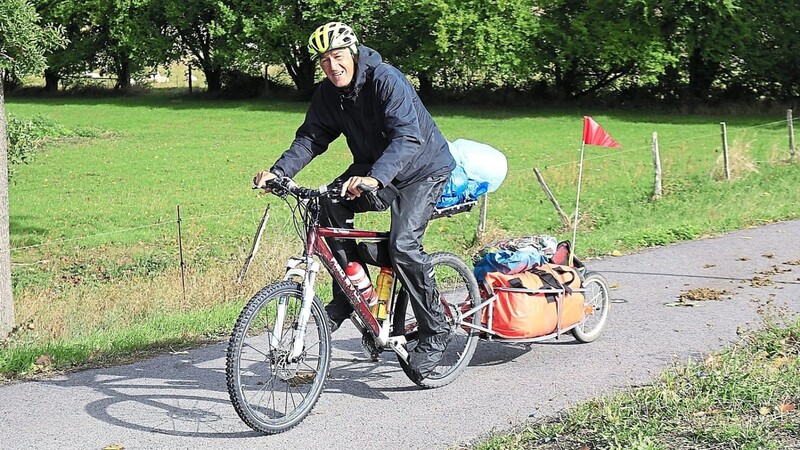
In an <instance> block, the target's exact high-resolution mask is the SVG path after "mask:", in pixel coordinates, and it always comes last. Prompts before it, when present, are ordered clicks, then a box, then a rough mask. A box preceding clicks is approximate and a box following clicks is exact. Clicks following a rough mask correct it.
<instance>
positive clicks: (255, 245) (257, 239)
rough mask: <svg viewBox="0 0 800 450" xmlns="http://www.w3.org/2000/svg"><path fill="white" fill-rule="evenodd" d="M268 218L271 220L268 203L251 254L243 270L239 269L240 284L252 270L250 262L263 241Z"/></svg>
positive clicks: (238, 280) (245, 261)
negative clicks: (262, 236) (262, 235)
mask: <svg viewBox="0 0 800 450" xmlns="http://www.w3.org/2000/svg"><path fill="white" fill-rule="evenodd" d="M267 220H269V204H267V209H265V210H264V215H263V216H261V223H259V224H258V230H256V237H255V239H253V247H252V248H251V249H250V255H248V256H247V258H245V260H244V266H242V270H240V271H239V278H238V279H237V280H236V282H237V283H239V284H241V283H242V281H243V280H244V277H245V276H246V275H247V271H248V270H250V263H251V262H252V261H253V257H254V256H255V254H256V252H257V251H258V246H259V244H260V243H261V234H262V233H263V232H264V227H265V226H266V224H267Z"/></svg>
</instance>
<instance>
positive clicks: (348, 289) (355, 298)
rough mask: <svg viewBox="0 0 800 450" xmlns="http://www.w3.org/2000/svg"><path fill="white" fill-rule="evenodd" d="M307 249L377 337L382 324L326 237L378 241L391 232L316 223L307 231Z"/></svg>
mask: <svg viewBox="0 0 800 450" xmlns="http://www.w3.org/2000/svg"><path fill="white" fill-rule="evenodd" d="M306 237H307V239H306V249H305V252H306V254H307V255H317V256H318V257H319V259H320V261H321V262H322V264H323V265H324V266H325V267H326V268H327V269H328V271H329V272H330V273H331V274H332V276H333V282H334V283H338V284H339V286H340V287H341V288H342V290H343V291H344V293H345V295H346V296H347V300H348V301H350V305H352V306H353V310H354V311H355V312H356V314H357V315H358V317H359V318H360V319H361V321H362V322H363V323H364V325H366V329H367V330H369V332H370V334H372V337H373V338H377V337H378V335H379V334H380V329H381V326H380V324H379V323H378V321H377V320H375V317H374V316H373V315H372V313H371V312H370V310H369V305H367V303H366V302H365V301H364V298H363V297H362V296H361V293H360V292H358V289H356V287H355V286H354V285H353V283H351V282H350V278H348V277H347V275H346V274H345V273H344V269H342V266H341V265H340V264H339V262H338V261H337V260H336V258H335V257H334V256H333V252H331V249H330V247H329V246H328V243H327V242H326V241H325V239H324V238H326V237H330V238H336V239H370V240H376V241H383V240H387V239H389V233H388V232H386V231H366V230H351V229H346V228H329V227H321V226H319V225H318V224H316V223H314V224H312V225H310V226H309V227H308V232H307V233H306Z"/></svg>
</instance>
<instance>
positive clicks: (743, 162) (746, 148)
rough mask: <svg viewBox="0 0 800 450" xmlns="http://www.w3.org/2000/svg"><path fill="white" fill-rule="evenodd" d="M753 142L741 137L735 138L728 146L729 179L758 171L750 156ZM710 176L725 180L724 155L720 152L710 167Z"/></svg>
mask: <svg viewBox="0 0 800 450" xmlns="http://www.w3.org/2000/svg"><path fill="white" fill-rule="evenodd" d="M752 145H753V142H752V141H746V140H744V139H743V138H736V139H735V140H734V141H733V144H732V145H730V146H729V147H728V165H729V167H730V171H731V180H738V179H741V178H744V177H746V176H747V175H749V174H751V173H755V172H758V167H757V165H756V162H755V160H754V159H753V158H752V156H750V150H751V148H752ZM711 178H712V179H714V180H717V181H722V180H725V155H724V154H720V155H719V157H717V161H716V163H715V164H714V167H713V168H712V169H711Z"/></svg>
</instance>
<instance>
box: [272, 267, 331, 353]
mask: <svg viewBox="0 0 800 450" xmlns="http://www.w3.org/2000/svg"><path fill="white" fill-rule="evenodd" d="M302 265H304V266H305V267H306V269H303V268H301V267H300V266H302ZM319 267H320V266H319V263H318V262H316V261H315V260H314V258H313V257H312V256H311V255H308V256H306V257H305V258H291V259H289V261H288V262H287V263H286V274H285V275H284V277H283V279H284V280H291V279H293V278H295V277H300V278H302V279H303V283H302V287H303V293H302V297H303V303H302V306H301V307H300V314H299V315H298V318H297V323H296V324H295V326H296V327H297V328H296V330H295V338H294V340H293V341H292V348H291V353H290V354H289V360H290V361H291V360H296V359H297V358H299V357H300V355H301V354H302V353H303V348H304V346H305V333H306V328H307V326H308V319H309V317H311V305H312V303H314V297H315V295H316V291H315V289H314V285H315V282H316V279H317V274H318V273H319ZM287 303H288V302H287V299H286V298H281V299H280V300H279V301H278V305H277V311H276V314H275V326H274V328H273V332H272V342H271V344H272V346H273V347H275V348H281V347H282V346H281V339H280V337H281V336H282V335H283V327H284V323H285V319H286V308H287V307H288V304H287ZM323 326H328V324H323Z"/></svg>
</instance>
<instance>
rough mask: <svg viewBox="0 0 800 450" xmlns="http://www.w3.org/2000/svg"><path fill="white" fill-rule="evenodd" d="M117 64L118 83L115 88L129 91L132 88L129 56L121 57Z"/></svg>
mask: <svg viewBox="0 0 800 450" xmlns="http://www.w3.org/2000/svg"><path fill="white" fill-rule="evenodd" d="M116 66H117V85H116V86H114V88H115V89H119V90H121V91H128V90H130V88H131V62H130V60H129V59H128V57H127V56H121V57H120V58H119V61H118V63H117V64H116Z"/></svg>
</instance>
